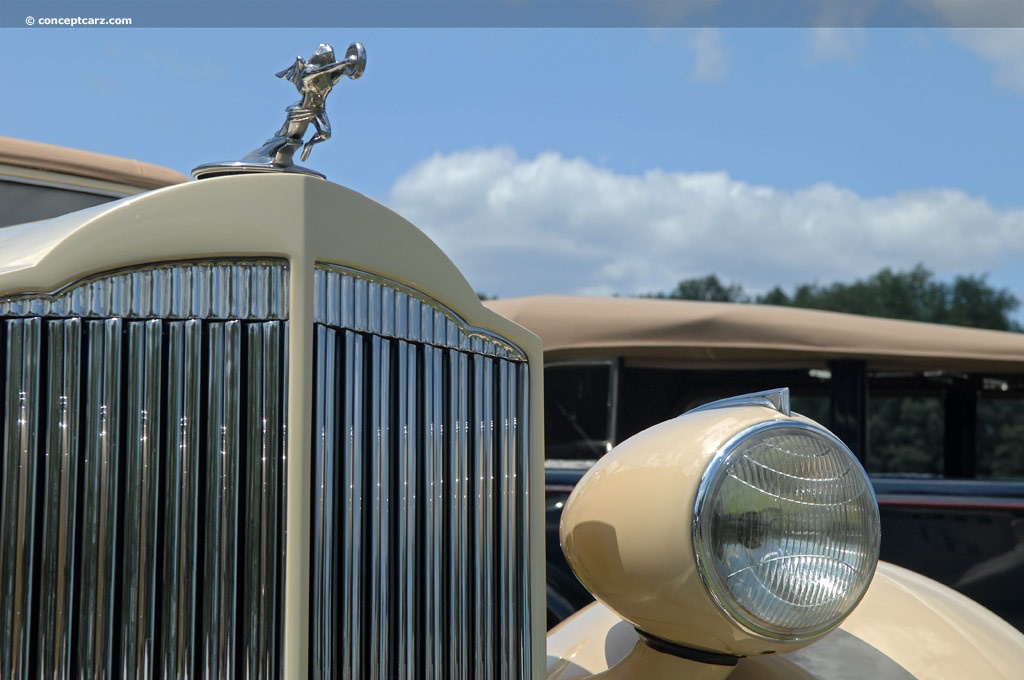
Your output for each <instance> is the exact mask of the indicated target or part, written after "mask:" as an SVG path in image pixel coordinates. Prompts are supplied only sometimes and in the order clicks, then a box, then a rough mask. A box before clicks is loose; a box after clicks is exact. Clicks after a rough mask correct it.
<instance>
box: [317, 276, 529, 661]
mask: <svg viewBox="0 0 1024 680" xmlns="http://www.w3.org/2000/svg"><path fill="white" fill-rule="evenodd" d="M314 281H315V288H314V312H315V317H314V322H315V324H316V327H315V333H314V336H315V340H314V344H315V353H314V388H313V390H314V393H313V402H314V418H313V427H314V442H313V475H314V476H313V480H312V481H313V496H314V502H313V517H312V530H313V542H312V550H313V555H312V556H311V557H312V559H311V571H310V577H311V593H312V598H311V607H310V616H311V622H310V624H311V628H310V631H311V635H310V647H311V649H310V652H311V662H310V673H311V675H312V676H313V677H315V678H388V679H391V678H453V677H457V678H463V677H466V678H468V677H473V678H480V679H481V680H486V679H488V678H495V679H497V678H523V677H528V675H529V672H530V668H531V659H532V650H531V649H530V630H531V611H530V585H529V581H528V578H529V577H528V574H529V571H528V563H529V538H528V533H529V532H528V531H527V530H526V529H527V528H528V526H529V515H528V509H527V508H528V489H529V484H528V462H527V455H526V453H527V444H526V441H527V433H528V430H529V428H528V423H527V422H526V421H527V413H528V401H529V400H528V394H529V381H528V366H527V363H526V359H525V356H524V354H523V353H522V352H521V351H520V350H519V349H518V348H516V347H515V346H513V345H512V344H511V343H509V342H507V341H505V340H503V339H502V338H499V337H497V336H495V335H493V334H491V333H487V332H485V331H481V330H478V329H474V328H471V327H469V326H468V325H467V324H465V323H464V322H463V321H462V320H461V319H459V317H457V316H456V315H455V314H454V313H453V312H451V310H448V309H446V308H445V307H443V306H442V305H440V304H439V303H437V302H435V301H433V300H430V299H429V298H427V297H426V296H423V295H421V294H419V293H417V292H415V291H413V290H411V289H409V288H406V287H403V286H401V285H399V284H396V283H394V282H390V281H385V280H382V279H378V278H375V277H372V276H368V275H366V274H361V273H358V272H354V271H352V270H350V269H346V268H342V267H335V266H331V265H322V264H318V265H317V269H316V272H315V278H314Z"/></svg>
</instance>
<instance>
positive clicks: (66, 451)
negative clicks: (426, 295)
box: [0, 261, 288, 678]
mask: <svg viewBox="0 0 1024 680" xmlns="http://www.w3.org/2000/svg"><path fill="white" fill-rule="evenodd" d="M287 299H288V294H287V268H286V266H285V264H284V263H283V262H279V261H229V262H220V261H218V262H189V263H173V264H167V265H160V266H154V267H148V268H145V269H133V270H130V271H119V272H114V273H111V274H107V275H102V276H98V277H94V278H93V279H90V280H87V281H84V282H80V283H77V284H75V285H74V286H72V287H69V288H67V289H65V290H62V291H58V292H57V293H54V294H47V295H44V294H39V295H21V296H17V297H14V298H7V299H0V375H2V377H3V383H2V389H0V443H2V447H3V451H2V454H3V459H2V461H0V677H3V678H27V677H47V678H51V677H54V678H56V677H82V678H100V677H131V678H135V677H235V676H237V677H243V676H244V677H271V676H275V677H276V676H277V675H278V673H279V669H278V665H279V660H278V655H279V646H280V613H279V608H280V603H279V598H280V594H279V593H280V587H279V584H280V583H281V581H282V574H281V571H282V568H281V565H282V550H283V547H282V545H283V543H282V530H283V526H282V511H283V502H284V499H283V496H284V473H283V462H282V461H283V460H284V456H285V440H284V428H285V413H286V392H285V389H286V375H285V373H286V365H287V363H286V361H285V357H286V356H287V347H286V344H287V338H286V326H287V322H286V319H287V308H286V305H287Z"/></svg>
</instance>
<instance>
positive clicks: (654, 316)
mask: <svg viewBox="0 0 1024 680" xmlns="http://www.w3.org/2000/svg"><path fill="white" fill-rule="evenodd" d="M486 304H487V305H488V306H489V307H490V308H491V309H493V310H495V311H497V312H498V313H500V314H503V315H504V316H506V317H508V318H510V319H512V320H513V321H515V322H516V323H518V324H520V325H522V326H525V327H526V328H528V329H529V330H531V331H533V332H534V333H536V334H537V335H539V336H540V337H541V339H542V340H543V341H544V351H545V357H547V358H548V359H549V360H551V359H556V360H557V359H595V358H606V357H624V358H627V359H635V360H651V361H668V360H671V361H673V362H682V363H687V364H693V365H697V366H699V365H701V364H704V365H706V364H709V363H712V362H713V363H715V365H716V367H717V366H720V365H723V364H737V365H744V364H756V365H758V366H763V367H768V366H779V367H781V366H800V367H810V368H813V367H815V366H821V367H825V366H826V365H827V362H828V361H829V360H830V359H863V360H865V361H867V364H868V368H869V369H873V370H899V369H906V370H911V369H913V370H946V371H957V370H959V371H997V372H1024V334H1022V333H1009V332H1001V331H988V330H978V329H974V328H962V327H957V326H942V325H937V324H927V323H918V322H913V321H896V320H893V319H879V318H874V317H866V316H856V315H852V314H839V313H836V312H822V311H816V310H808V309H797V308H792V307H773V306H769V305H752V304H731V303H717V302H692V301H682V300H654V299H637V298H596V297H573V296H557V295H549V296H539V297H527V298H517V299H509V300H493V301H489V302H487V303H486Z"/></svg>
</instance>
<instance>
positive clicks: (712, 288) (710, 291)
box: [643, 274, 750, 302]
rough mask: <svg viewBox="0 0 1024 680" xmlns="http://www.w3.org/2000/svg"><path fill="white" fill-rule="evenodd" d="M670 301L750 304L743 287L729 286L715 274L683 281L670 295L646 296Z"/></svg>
mask: <svg viewBox="0 0 1024 680" xmlns="http://www.w3.org/2000/svg"><path fill="white" fill-rule="evenodd" d="M643 297H653V298H661V299H670V300H703V301H704V302H749V301H750V298H749V297H748V296H747V294H746V293H744V292H743V286H741V285H739V284H736V283H731V284H729V285H728V286H727V285H725V284H723V283H722V282H721V281H719V279H718V277H717V276H716V275H715V274H708V275H707V276H704V277H700V278H693V279H683V280H682V281H680V282H679V283H677V284H676V287H675V289H674V290H672V292H670V293H655V294H653V295H644V296H643Z"/></svg>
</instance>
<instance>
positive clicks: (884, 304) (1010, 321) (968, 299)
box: [641, 264, 1024, 332]
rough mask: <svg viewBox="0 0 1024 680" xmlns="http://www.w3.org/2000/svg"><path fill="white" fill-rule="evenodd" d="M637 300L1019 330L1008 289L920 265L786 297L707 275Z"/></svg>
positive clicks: (805, 287) (808, 286) (803, 287)
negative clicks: (941, 276)
mask: <svg viewBox="0 0 1024 680" xmlns="http://www.w3.org/2000/svg"><path fill="white" fill-rule="evenodd" d="M641 297H653V298H667V299H675V300H705V301H709V302H736V303H748V304H764V305H780V306H784V307H805V308H810V309H823V310H828V311H833V312H847V313H850V314H863V315H866V316H880V317H886V318H890V319H907V320H910V321H928V322H931V323H941V324H948V325H953V326H971V327H974V328H989V329H993V330H1000V331H1018V332H1019V331H1021V330H1024V328H1022V327H1021V325H1020V323H1019V322H1018V321H1016V320H1015V319H1014V313H1015V312H1016V311H1017V310H1018V309H1019V308H1020V305H1021V302H1020V300H1019V299H1018V298H1017V297H1016V296H1015V295H1014V294H1013V293H1012V292H1011V291H1010V290H1009V289H1006V288H996V287H993V286H991V285H990V284H989V283H988V281H987V277H986V276H985V275H980V276H978V275H961V276H956V277H954V278H953V279H952V280H950V281H943V280H940V279H938V278H937V277H936V276H935V274H934V273H933V272H931V271H929V270H928V269H927V268H926V267H925V266H924V265H921V264H919V265H917V266H916V267H914V268H913V269H910V270H907V271H893V270H892V269H889V268H884V269H882V270H880V271H879V272H877V273H876V274H872V275H871V276H868V277H867V278H864V279H859V280H857V281H854V282H852V283H831V284H828V285H821V284H817V283H804V284H800V285H798V286H796V287H795V288H794V289H793V290H792V292H786V291H785V290H783V289H782V288H781V287H780V286H776V287H774V288H772V289H771V290H769V291H767V292H766V293H762V294H759V295H752V294H749V293H747V292H746V291H745V290H744V288H743V286H742V285H740V284H738V283H728V284H727V283H724V282H723V281H722V280H721V279H719V278H718V276H717V275H715V274H708V275H707V276H702V277H696V278H689V279H683V280H681V281H680V282H679V283H678V284H676V287H675V288H673V289H672V290H671V291H669V292H667V293H654V294H649V295H644V296H641Z"/></svg>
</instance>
